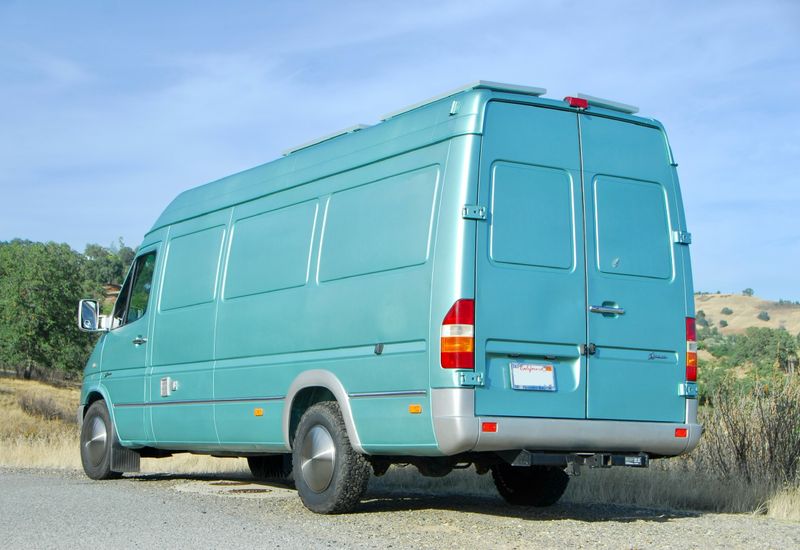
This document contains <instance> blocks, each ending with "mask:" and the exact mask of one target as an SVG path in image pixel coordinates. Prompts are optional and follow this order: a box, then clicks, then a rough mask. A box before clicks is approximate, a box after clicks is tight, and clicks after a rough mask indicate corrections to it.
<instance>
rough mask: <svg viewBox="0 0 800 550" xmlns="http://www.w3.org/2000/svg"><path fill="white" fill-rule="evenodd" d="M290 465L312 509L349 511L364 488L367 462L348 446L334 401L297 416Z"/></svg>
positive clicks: (300, 493)
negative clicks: (297, 420) (297, 421)
mask: <svg viewBox="0 0 800 550" xmlns="http://www.w3.org/2000/svg"><path fill="white" fill-rule="evenodd" d="M292 465H293V473H294V483H295V486H296V487H297V492H298V494H299V495H300V499H301V500H302V501H303V504H304V505H305V506H306V508H308V509H309V510H311V511H312V512H317V513H320V514H341V513H345V512H349V511H351V510H353V508H355V507H356V506H357V505H358V503H359V502H360V501H361V497H362V496H364V492H365V491H366V490H367V483H368V482H369V476H370V466H369V463H368V462H367V461H366V459H365V458H364V457H363V456H362V455H361V454H360V453H358V452H356V451H355V450H354V449H353V447H352V446H351V445H350V438H348V437H347V429H346V428H345V425H344V419H343V418H342V413H341V410H340V408H339V404H338V403H337V402H335V401H323V402H321V403H317V404H316V405H313V406H312V407H311V408H309V409H308V410H307V411H306V412H305V414H304V415H303V417H302V418H301V419H300V424H299V425H298V426H297V433H296V435H295V438H294V444H293V449H292Z"/></svg>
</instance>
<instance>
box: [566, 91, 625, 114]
mask: <svg viewBox="0 0 800 550" xmlns="http://www.w3.org/2000/svg"><path fill="white" fill-rule="evenodd" d="M578 97H579V98H581V99H585V100H586V101H588V102H589V105H592V106H594V107H602V108H604V109H611V110H612V111H619V112H621V113H627V114H629V115H633V114H635V113H638V112H639V107H636V106H635V105H628V104H627V103H620V102H619V101H611V100H610V99H603V98H602V97H594V96H593V95H589V94H578Z"/></svg>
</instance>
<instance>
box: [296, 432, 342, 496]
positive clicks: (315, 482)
mask: <svg viewBox="0 0 800 550" xmlns="http://www.w3.org/2000/svg"><path fill="white" fill-rule="evenodd" d="M335 462H336V445H334V443H333V438H332V437H331V434H330V432H328V430H326V429H325V428H324V427H323V426H320V425H316V426H314V427H313V428H311V429H310V430H309V431H308V433H307V434H306V437H305V439H304V440H303V446H302V447H301V449H300V471H301V472H302V473H303V481H305V482H306V485H308V486H309V488H311V490H312V491H314V492H315V493H321V492H322V491H324V490H325V489H327V488H328V485H330V484H331V479H333V465H334V464H335Z"/></svg>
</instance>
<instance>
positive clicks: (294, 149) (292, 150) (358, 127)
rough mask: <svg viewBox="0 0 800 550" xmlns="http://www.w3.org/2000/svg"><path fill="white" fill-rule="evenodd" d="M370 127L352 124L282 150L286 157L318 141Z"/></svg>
mask: <svg viewBox="0 0 800 550" xmlns="http://www.w3.org/2000/svg"><path fill="white" fill-rule="evenodd" d="M369 127H370V125H369V124H356V125H355V126H350V127H348V128H345V129H344V130H339V131H338V132H333V133H332V134H326V135H324V136H322V137H319V138H317V139H312V140H311V141H307V142H306V143H303V144H302V145H297V146H295V147H290V148H289V149H285V150H283V151H281V154H282V155H283V156H284V157H285V156H287V155H291V154H292V153H295V152H297V151H299V150H301V149H306V148H308V147H311V146H312V145H317V144H318V143H322V142H323V141H328V140H331V139H334V138H337V137H339V136H343V135H345V134H352V133H354V132H358V131H359V130H363V129H364V128H369Z"/></svg>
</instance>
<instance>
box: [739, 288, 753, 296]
mask: <svg viewBox="0 0 800 550" xmlns="http://www.w3.org/2000/svg"><path fill="white" fill-rule="evenodd" d="M754 293H755V291H754V290H753V289H752V288H745V289H744V290H743V291H742V295H743V296H752V295H753V294H754Z"/></svg>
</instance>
